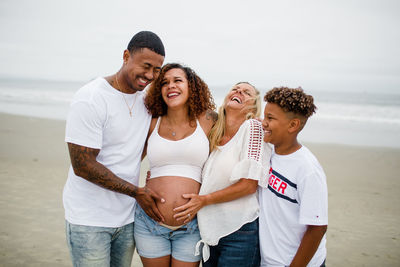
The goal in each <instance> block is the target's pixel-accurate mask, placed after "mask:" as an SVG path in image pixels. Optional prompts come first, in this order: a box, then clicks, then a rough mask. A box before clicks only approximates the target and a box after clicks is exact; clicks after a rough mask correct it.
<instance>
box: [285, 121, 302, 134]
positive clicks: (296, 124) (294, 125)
mask: <svg viewBox="0 0 400 267" xmlns="http://www.w3.org/2000/svg"><path fill="white" fill-rule="evenodd" d="M300 128H301V120H300V119H298V118H294V119H291V120H290V122H289V128H288V132H289V133H295V132H298V131H299V130H300Z"/></svg>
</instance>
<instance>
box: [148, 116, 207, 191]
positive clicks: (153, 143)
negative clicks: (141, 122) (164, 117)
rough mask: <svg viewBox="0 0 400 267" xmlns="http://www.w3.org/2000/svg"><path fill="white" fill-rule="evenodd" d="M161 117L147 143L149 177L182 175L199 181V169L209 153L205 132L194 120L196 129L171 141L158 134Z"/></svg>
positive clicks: (200, 169)
mask: <svg viewBox="0 0 400 267" xmlns="http://www.w3.org/2000/svg"><path fill="white" fill-rule="evenodd" d="M160 121H161V117H159V118H158V120H157V124H156V127H155V129H154V130H153V132H152V133H151V135H150V137H149V140H148V144H147V158H148V160H149V163H150V173H151V176H150V179H151V178H156V177H160V176H182V177H187V178H191V179H193V180H195V181H197V182H199V183H201V171H202V169H203V165H204V162H205V161H206V160H207V158H208V154H209V142H208V138H207V136H206V134H205V133H204V131H203V129H202V128H201V126H200V124H199V122H198V121H197V120H196V124H197V125H196V130H195V131H194V132H193V133H192V134H191V135H189V136H188V137H185V138H184V139H181V140H178V141H173V140H168V139H165V138H163V137H161V136H160V135H159V134H158V128H159V126H160Z"/></svg>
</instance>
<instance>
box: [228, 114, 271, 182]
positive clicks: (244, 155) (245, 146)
mask: <svg viewBox="0 0 400 267" xmlns="http://www.w3.org/2000/svg"><path fill="white" fill-rule="evenodd" d="M246 123H248V125H247V128H246V129H245V133H244V135H243V136H244V137H243V139H242V140H241V141H242V143H241V144H239V145H241V150H240V153H239V162H238V164H236V165H235V167H234V168H233V170H232V173H231V178H230V180H231V181H232V182H235V181H237V180H239V179H241V178H247V179H253V180H260V178H261V177H262V175H263V165H262V152H263V135H264V131H263V129H262V126H261V123H260V122H259V121H257V120H249V121H247V122H246Z"/></svg>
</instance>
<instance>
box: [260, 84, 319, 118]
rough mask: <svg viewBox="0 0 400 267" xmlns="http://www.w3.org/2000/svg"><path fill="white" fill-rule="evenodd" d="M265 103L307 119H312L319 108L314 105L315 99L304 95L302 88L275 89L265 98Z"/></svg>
mask: <svg viewBox="0 0 400 267" xmlns="http://www.w3.org/2000/svg"><path fill="white" fill-rule="evenodd" d="M264 101H267V102H268V103H274V104H277V105H278V106H279V107H281V108H282V109H283V110H284V111H286V112H292V113H294V114H298V115H301V116H303V117H305V118H308V117H310V116H311V115H312V114H313V113H315V110H316V109H317V107H316V106H315V105H314V98H313V97H312V96H311V95H307V94H306V93H304V91H303V89H302V88H301V87H299V88H294V89H293V88H288V87H275V88H273V89H271V90H270V91H268V92H267V93H266V94H265V96H264Z"/></svg>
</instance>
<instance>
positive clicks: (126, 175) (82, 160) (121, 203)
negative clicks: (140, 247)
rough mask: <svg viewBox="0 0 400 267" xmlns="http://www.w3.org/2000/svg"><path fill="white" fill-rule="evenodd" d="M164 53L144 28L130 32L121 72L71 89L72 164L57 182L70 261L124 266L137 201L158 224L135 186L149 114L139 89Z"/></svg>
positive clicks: (149, 197)
mask: <svg viewBox="0 0 400 267" xmlns="http://www.w3.org/2000/svg"><path fill="white" fill-rule="evenodd" d="M164 57H165V51H164V46H163V44H162V41H161V39H160V38H159V37H158V36H157V35H156V34H154V33H153V32H149V31H142V32H139V33H137V34H136V35H134V36H133V37H132V39H131V41H130V42H129V44H128V47H127V49H126V50H125V51H124V53H123V64H122V67H121V68H120V70H119V71H118V72H117V73H116V74H114V75H111V76H108V77H105V78H97V79H94V80H92V81H91V82H89V83H88V84H86V85H85V86H83V87H82V88H80V89H79V90H78V92H77V93H76V94H75V96H74V99H73V101H72V103H71V108H70V112H69V115H68V118H67V124H66V136H65V141H66V142H67V143H68V149H69V154H70V158H71V167H70V170H69V173H68V179H67V182H66V184H65V187H64V193H63V203H64V208H65V219H66V235H67V243H68V246H69V249H70V254H71V259H72V262H73V264H74V266H130V265H131V261H132V256H133V251H134V249H135V242H134V239H133V227H134V223H133V221H134V209H135V203H136V201H137V202H138V203H139V204H140V206H141V207H142V208H143V209H144V210H145V212H146V213H147V214H148V215H149V216H150V217H152V218H153V219H154V220H156V221H162V220H163V218H162V215H161V213H160V212H159V210H158V209H157V206H156V204H155V202H156V201H163V200H162V199H161V198H160V197H159V196H158V195H157V194H155V193H154V192H152V191H151V190H149V189H148V188H146V187H144V188H139V187H138V182H139V173H140V162H141V158H142V152H143V148H144V144H145V140H146V137H147V133H148V128H149V125H150V120H151V116H150V115H149V114H148V112H147V109H146V107H145V106H144V103H143V96H144V92H143V90H144V89H145V87H146V86H147V85H148V84H149V83H151V82H152V81H153V80H154V79H156V78H157V77H158V74H159V72H160V69H161V66H162V64H163V62H164Z"/></svg>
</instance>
